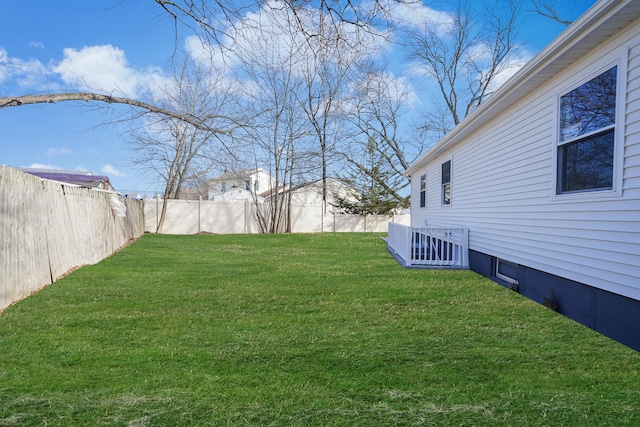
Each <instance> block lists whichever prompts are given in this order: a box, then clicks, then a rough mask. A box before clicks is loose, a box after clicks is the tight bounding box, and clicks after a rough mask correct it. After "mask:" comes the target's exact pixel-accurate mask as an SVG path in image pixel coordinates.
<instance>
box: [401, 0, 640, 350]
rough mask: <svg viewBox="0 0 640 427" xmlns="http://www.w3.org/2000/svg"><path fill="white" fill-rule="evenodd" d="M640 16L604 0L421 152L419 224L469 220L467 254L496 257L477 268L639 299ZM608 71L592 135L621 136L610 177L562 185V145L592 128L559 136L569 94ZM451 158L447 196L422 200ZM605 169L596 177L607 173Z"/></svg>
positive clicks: (638, 6) (637, 8)
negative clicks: (606, 101)
mask: <svg viewBox="0 0 640 427" xmlns="http://www.w3.org/2000/svg"><path fill="white" fill-rule="evenodd" d="M638 18H640V2H638V1H613V0H601V1H599V2H598V3H596V4H595V5H594V6H593V7H592V8H591V9H589V10H588V11H587V12H586V13H585V15H583V16H582V17H581V18H580V19H579V20H578V21H576V22H575V23H574V24H573V25H571V26H570V27H569V28H568V29H567V30H566V31H565V32H564V33H563V34H562V35H560V36H559V37H558V38H557V39H556V40H554V41H553V42H552V43H551V45H550V46H548V47H547V48H546V49H544V50H543V51H542V52H541V53H540V54H539V55H538V56H536V57H535V58H534V59H533V60H532V61H531V62H530V63H529V64H527V65H526V66H525V67H524V68H523V69H522V70H520V71H519V72H518V73H517V74H516V75H515V76H514V77H513V78H512V79H510V80H509V81H508V82H506V83H505V84H504V85H503V86H502V87H501V88H500V89H499V90H498V91H496V92H495V93H494V94H493V95H492V97H491V98H489V99H488V100H487V101H486V102H485V103H484V104H482V105H481V106H480V107H479V108H478V109H476V110H475V111H474V112H473V113H471V114H470V115H469V116H468V117H467V118H465V120H463V121H462V123H461V124H460V125H458V126H457V127H456V128H455V129H454V130H453V131H451V132H450V133H449V134H448V135H447V136H446V137H445V138H443V139H442V140H441V141H440V142H439V143H438V144H436V145H435V146H434V147H433V148H432V149H431V150H430V151H429V152H427V153H426V154H425V155H423V156H422V157H421V158H419V159H418V160H417V161H416V162H415V163H414V164H413V165H412V166H411V167H410V168H409V169H408V170H407V175H409V176H410V178H411V182H412V192H411V206H412V209H411V222H412V226H413V227H424V226H425V224H428V226H429V227H448V228H456V227H460V228H466V229H468V248H469V251H470V253H471V254H472V255H477V256H476V257H475V259H479V260H483V259H491V260H492V261H491V262H492V263H493V265H492V266H491V269H492V271H488V270H487V267H486V262H485V261H482V262H485V265H484V266H482V267H478V270H483V272H484V273H487V274H485V275H489V276H492V277H493V278H496V277H498V278H501V279H503V280H505V281H506V282H510V279H514V280H513V282H517V281H518V280H516V279H515V278H511V277H510V276H509V275H508V274H506V273H508V272H509V271H512V270H513V269H512V268H511V267H512V266H523V267H526V268H527V269H528V271H540V272H544V273H548V274H551V275H554V276H558V277H559V278H561V279H562V280H565V279H566V280H570V281H572V282H575V283H578V284H582V285H586V286H588V287H593V288H597V289H600V290H603V291H606V292H610V293H612V294H616V295H620V296H623V297H628V298H631V299H633V300H640V22H639V21H640V20H639V19H638ZM607 73H608V74H607ZM611 73H614V74H615V76H616V92H615V121H613V122H611V123H604V125H603V126H599V125H598V126H595V127H593V128H589V127H588V126H587V127H585V129H586V131H585V132H584V135H587V136H589V135H592V134H596V135H600V134H601V133H600V132H602V133H603V134H606V133H607V132H612V133H613V147H612V152H611V155H612V158H610V161H611V164H610V168H611V176H610V181H609V182H606V179H603V178H598V183H596V184H584V185H583V184H575V181H576V180H575V179H574V184H571V185H570V186H569V187H563V185H564V184H563V179H565V178H563V168H564V169H566V168H567V166H566V165H565V166H563V165H564V164H563V163H562V162H563V161H564V160H566V157H565V158H564V159H563V156H567V152H566V151H567V150H566V149H565V148H563V146H564V145H565V144H567V141H569V142H571V143H574V142H573V141H575V140H580V138H582V136H584V135H582V136H580V135H579V132H578V133H576V132H573V133H572V129H569V130H567V129H566V127H567V126H565V129H564V131H565V132H564V138H563V133H562V129H561V128H562V123H565V124H566V123H567V121H566V120H565V121H561V103H562V102H563V101H564V102H565V104H566V102H567V99H568V96H569V95H568V94H575V93H576V92H575V91H576V89H577V88H581V87H582V88H584V87H585V86H584V85H585V84H587V82H590V81H592V79H594V78H598V76H602V75H603V74H604V75H605V76H609V77H610V76H611ZM565 113H566V111H565ZM578 119H579V118H578ZM579 121H580V120H574V123H571V125H573V126H577V125H578V124H580V123H577V122H579ZM584 121H586V119H584ZM582 124H584V123H582ZM609 135H610V134H609ZM571 138H573V139H571ZM574 144H576V145H574V147H575V146H577V145H579V144H580V142H578V143H574ZM584 145H589V144H588V143H587V144H583V146H584ZM605 145H606V144H605ZM601 147H602V145H601ZM572 155H575V150H574V154H572ZM605 158H606V156H605ZM605 160H606V159H605ZM447 161H451V182H450V185H451V191H452V198H451V204H450V205H444V204H443V203H441V200H442V198H443V189H441V188H439V186H437V185H430V186H427V190H426V206H427V208H426V209H423V208H422V209H421V208H418V206H420V200H421V194H420V192H421V189H420V177H421V176H423V175H426V182H428V183H440V182H441V174H442V165H443V164H444V163H445V162H447ZM573 165H574V166H575V165H584V161H583V160H582V159H581V160H579V161H575V162H574V163H573ZM570 166H571V165H570ZM570 166H569V167H570ZM592 169H593V168H592ZM603 171H606V168H605V167H603V168H602V170H601V171H600V172H599V174H600V175H606V173H605V172H603ZM603 182H604V183H603ZM483 257H484V258H483ZM470 258H471V259H472V264H473V259H474V257H473V256H470ZM498 260H503V261H504V262H505V264H504V265H501V264H500V262H499V261H498ZM502 268H504V271H505V274H503V273H501V269H502ZM471 269H474V266H473V265H471ZM501 276H502V277H501ZM521 282H522V280H521ZM536 292H544V290H542V289H539V290H537V291H536ZM567 304H569V302H567ZM638 345H640V339H639V340H638Z"/></svg>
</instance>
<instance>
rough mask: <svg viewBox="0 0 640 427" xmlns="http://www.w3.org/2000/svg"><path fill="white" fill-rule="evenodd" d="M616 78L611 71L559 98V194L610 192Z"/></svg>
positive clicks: (614, 69) (613, 71) (615, 71)
mask: <svg viewBox="0 0 640 427" xmlns="http://www.w3.org/2000/svg"><path fill="white" fill-rule="evenodd" d="M617 75H618V67H612V68H610V69H609V70H607V71H605V72H604V73H602V74H600V75H598V76H596V77H594V78H593V79H591V80H589V81H588V82H586V83H584V84H582V85H580V86H578V87H577V88H575V89H573V90H572V91H571V92H569V93H567V94H565V95H563V96H561V97H560V135H559V142H558V153H557V162H558V172H557V189H556V192H557V193H558V194H562V193H572V192H582V191H596V190H612V189H613V151H614V145H615V144H614V142H615V138H614V128H615V123H616V120H615V119H616V86H617V85H616V83H617Z"/></svg>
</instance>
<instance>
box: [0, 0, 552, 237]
mask: <svg viewBox="0 0 640 427" xmlns="http://www.w3.org/2000/svg"><path fill="white" fill-rule="evenodd" d="M154 2H155V4H156V6H157V7H160V8H161V9H162V10H163V11H164V12H165V13H168V14H169V15H170V16H171V17H172V18H173V19H174V20H175V23H176V26H175V28H176V30H175V31H176V40H180V41H185V42H186V41H188V42H189V43H184V44H181V43H177V44H176V49H175V54H174V57H173V61H172V64H173V69H172V71H171V73H170V76H169V77H167V78H166V79H165V81H164V82H163V84H161V85H159V86H158V87H155V88H153V90H149V91H148V92H147V93H146V94H144V95H143V97H142V98H143V99H135V100H134V99H129V98H126V97H123V96H113V94H101V93H86V92H82V93H60V94H48V95H29V96H14V97H6V98H0V108H2V107H9V106H18V105H24V104H29V103H41V102H59V101H66V100H76V101H98V102H105V103H118V104H126V105H130V106H132V108H134V110H133V111H135V113H134V114H133V115H132V118H131V126H130V128H131V130H130V132H129V134H128V142H129V143H130V147H131V150H132V161H133V162H134V163H135V164H136V165H137V166H138V167H139V168H141V169H142V170H143V171H145V172H148V173H151V174H153V175H155V176H158V177H161V179H162V182H163V183H164V192H163V197H164V198H165V199H170V198H180V196H181V193H182V192H183V191H184V189H185V188H188V187H198V186H201V185H202V184H203V183H204V182H206V180H207V179H209V178H211V177H212V175H215V174H216V173H219V172H221V171H222V170H239V169H252V168H258V167H262V168H264V169H266V170H267V171H268V172H269V173H270V174H271V175H272V176H273V177H274V188H273V189H271V190H273V192H275V193H278V194H279V196H277V197H272V198H271V199H270V200H271V202H270V204H269V210H270V211H269V214H268V215H266V216H265V217H264V218H262V223H263V228H264V230H263V231H266V232H274V231H276V230H280V229H282V227H281V225H280V223H281V221H285V223H286V218H287V212H288V209H289V205H290V198H289V197H288V194H287V192H286V189H288V188H289V189H290V188H294V187H295V186H296V185H299V184H301V183H304V182H310V181H314V180H321V181H322V183H323V200H325V201H326V200H327V199H328V196H329V195H328V194H327V191H328V190H327V185H326V183H327V179H328V178H330V177H337V178H338V179H340V180H342V181H343V182H345V183H347V184H348V185H349V186H351V187H352V188H353V189H354V195H357V196H356V197H355V198H338V204H339V206H337V207H334V208H337V209H341V210H343V211H345V212H349V213H362V214H371V213H387V212H389V211H391V210H394V209H398V208H404V207H408V204H409V196H408V194H407V193H408V192H407V188H408V185H409V181H408V179H407V177H405V176H404V170H405V169H406V168H407V167H408V166H409V165H410V163H411V162H412V161H413V160H414V159H415V158H417V157H418V156H419V155H420V154H422V153H423V152H424V150H425V149H426V148H428V147H429V146H431V145H432V144H433V143H435V142H437V140H439V139H440V138H441V137H442V136H444V135H445V134H446V133H447V132H448V131H450V130H451V129H452V128H453V127H454V126H455V125H457V124H458V123H459V122H460V121H461V120H462V119H463V118H464V117H465V116H466V115H468V114H469V113H470V112H471V111H473V109H474V108H476V107H477V106H478V105H480V104H481V103H482V102H483V101H484V100H485V99H486V98H487V97H488V96H490V95H491V93H492V91H493V90H495V89H496V88H497V86H498V81H497V79H498V77H499V76H500V75H501V74H502V73H505V72H508V69H509V67H512V66H513V63H512V59H513V52H514V47H515V44H514V35H515V32H516V23H517V19H518V17H519V16H520V14H521V13H522V12H523V11H522V5H521V4H519V3H517V2H516V0H499V1H497V2H493V3H491V5H492V6H491V7H488V6H487V7H484V8H481V7H477V5H476V6H475V7H473V8H472V7H471V5H472V3H471V0H469V1H468V2H467V3H465V2H461V3H459V4H458V5H457V7H455V8H452V9H451V10H450V11H448V12H446V13H441V14H437V13H436V12H435V10H433V9H428V8H427V9H425V7H424V6H422V7H419V6H420V5H418V4H416V3H414V2H411V1H405V0H389V1H385V0H376V1H375V2H367V3H364V2H363V3H355V2H351V1H344V0H317V1H311V2H296V1H292V0H284V1H283V0H278V1H274V0H270V1H267V2H264V3H263V2H256V3H250V2H249V3H245V4H244V5H243V6H242V7H240V6H238V5H237V4H236V3H235V2H233V1H231V0H215V1H206V0H200V1H196V0H175V1H168V0H154ZM531 4H532V5H533V6H534V7H535V9H534V10H535V11H536V13H541V14H545V13H546V14H547V16H549V17H551V18H552V19H558V20H559V18H557V14H555V11H554V9H553V8H552V7H551V6H550V5H549V4H546V3H544V2H541V1H539V0H531ZM152 6H153V4H152V3H150V7H152ZM401 7H402V8H404V9H403V10H404V12H405V15H406V13H407V12H408V13H409V14H410V13H411V12H412V11H416V13H415V16H410V17H408V18H404V19H405V20H404V21H403V19H400V18H398V17H399V16H402V15H403V14H402V13H399V11H398V8H401ZM425 10H426V11H427V12H428V14H425V15H424V16H423V20H422V21H417V22H415V20H416V19H417V18H419V17H420V14H419V13H417V11H422V12H424V11H425ZM409 21H411V22H409ZM390 45H397V46H400V47H401V48H402V49H396V53H395V56H390V55H389V54H386V52H385V51H386V50H387V49H388V48H389V46H390ZM183 46H185V47H183ZM398 50H400V51H401V52H402V54H401V55H398V53H397V51H398ZM398 60H402V61H407V62H408V63H411V64H412V66H413V68H414V71H415V73H417V74H420V75H422V76H423V77H424V82H425V85H429V87H430V88H432V91H431V92H430V94H429V99H423V100H422V107H424V105H425V104H426V105H427V106H428V108H422V107H421V106H419V104H418V102H417V100H416V99H415V88H413V87H412V86H411V84H410V83H409V82H408V81H407V80H406V79H403V78H402V77H401V76H397V75H395V74H394V67H393V62H392V61H398ZM408 117H411V118H410V119H409V118H408ZM162 217H164V215H162V216H161V218H162ZM161 227H162V221H161V222H160V225H159V227H158V228H159V229H160V228H161ZM285 229H286V228H285Z"/></svg>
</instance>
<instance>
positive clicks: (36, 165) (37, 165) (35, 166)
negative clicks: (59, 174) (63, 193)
mask: <svg viewBox="0 0 640 427" xmlns="http://www.w3.org/2000/svg"><path fill="white" fill-rule="evenodd" d="M26 167H27V168H30V169H55V170H62V168H61V167H60V166H56V165H45V164H42V163H31V164H30V165H29V166H26Z"/></svg>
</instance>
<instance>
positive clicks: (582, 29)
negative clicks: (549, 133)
mask: <svg viewBox="0 0 640 427" xmlns="http://www.w3.org/2000/svg"><path fill="white" fill-rule="evenodd" d="M639 16H640V2H638V1H637V0H623V1H620V0H601V1H599V2H597V3H596V4H594V5H593V6H592V7H591V8H590V9H589V10H587V11H586V12H585V13H584V14H583V15H582V16H581V17H580V18H578V19H577V20H576V21H575V22H574V23H573V24H571V25H570V26H569V27H567V29H566V30H565V31H563V32H562V33H561V34H560V35H559V36H558V37H557V38H556V39H554V40H553V41H552V42H551V43H550V44H549V45H548V46H547V47H545V48H544V49H543V50H542V51H540V53H538V54H537V55H536V56H535V57H534V58H533V59H531V61H529V62H528V63H527V64H526V65H525V66H524V67H522V68H521V69H520V70H519V71H518V72H517V73H516V74H514V75H513V77H511V78H510V79H509V80H507V81H506V82H505V83H504V84H503V85H502V86H501V87H500V88H499V89H498V90H496V91H495V92H494V93H493V94H492V95H491V96H490V97H489V98H487V100H486V101H485V102H483V103H482V104H481V105H480V106H479V107H478V108H476V109H475V110H474V111H473V112H472V113H471V114H469V115H468V116H467V117H465V119H464V120H462V121H461V122H460V123H459V124H458V126H456V127H455V128H453V129H452V130H451V132H449V133H448V134H447V135H446V136H445V137H444V138H442V139H441V140H440V141H438V143H436V144H435V145H434V146H433V147H431V148H430V149H429V151H427V152H426V153H425V154H423V155H422V156H420V157H419V158H418V159H417V160H416V161H415V162H414V163H413V164H412V165H411V166H409V167H408V168H407V170H406V171H405V175H406V176H409V177H410V176H411V175H412V174H414V173H415V172H416V171H417V170H420V169H422V168H423V167H424V166H426V164H428V163H429V162H430V161H431V160H433V159H434V158H436V157H438V156H439V155H440V154H441V153H443V152H444V151H445V150H447V149H449V148H450V147H452V146H454V145H455V144H457V143H458V142H460V141H462V140H463V139H464V138H465V137H467V136H468V135H470V134H471V133H473V132H475V131H476V130H477V129H479V128H480V127H481V126H483V125H484V124H485V123H487V122H489V121H491V120H492V119H494V118H495V117H496V116H498V115H499V114H500V113H502V112H504V111H505V110H507V109H508V108H509V107H511V106H512V105H513V104H515V103H516V102H517V101H518V100H520V99H521V98H522V97H523V96H525V95H526V94H528V93H530V92H532V91H534V90H535V89H536V88H537V87H539V86H540V85H541V84H542V83H544V82H546V81H548V80H550V79H551V78H552V77H553V76H555V75H556V74H557V73H559V72H560V71H561V70H563V69H564V68H566V67H567V66H569V65H570V64H572V63H574V62H575V61H577V60H578V59H580V58H581V57H583V56H584V55H586V54H587V53H588V52H590V51H591V50H593V49H594V48H595V47H596V46H598V45H599V44H601V43H602V42H604V41H605V40H607V39H608V38H609V37H611V36H612V35H614V34H616V33H617V32H619V31H620V30H621V29H623V28H624V27H626V26H627V25H628V24H629V23H631V22H632V21H634V20H636V19H638V17H639Z"/></svg>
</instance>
